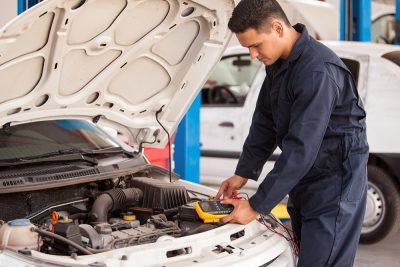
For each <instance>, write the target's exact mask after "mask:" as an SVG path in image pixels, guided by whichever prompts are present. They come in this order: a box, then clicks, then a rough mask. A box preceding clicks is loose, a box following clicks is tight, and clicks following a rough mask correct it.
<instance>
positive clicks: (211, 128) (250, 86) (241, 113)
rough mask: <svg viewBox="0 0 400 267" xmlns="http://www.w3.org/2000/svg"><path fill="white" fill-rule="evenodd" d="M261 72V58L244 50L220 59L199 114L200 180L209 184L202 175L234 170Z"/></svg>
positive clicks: (222, 174)
mask: <svg viewBox="0 0 400 267" xmlns="http://www.w3.org/2000/svg"><path fill="white" fill-rule="evenodd" d="M260 72H263V67H262V66H261V63H260V62H258V61H256V60H251V59H250V56H249V55H248V54H247V53H234V54H231V55H228V56H225V57H223V58H222V59H221V61H220V62H219V64H218V65H217V66H216V68H215V70H214V71H213V72H212V74H211V75H210V77H209V79H208V81H207V83H206V85H205V86H204V88H203V90H202V107H201V115H200V122H201V123H200V124H201V129H200V142H201V154H202V157H201V163H200V169H201V171H200V172H201V182H202V183H205V184H209V183H208V182H205V181H204V177H209V178H210V179H215V178H216V177H226V176H227V175H231V174H233V172H234V169H235V167H236V163H237V160H238V158H239V156H240V152H241V150H242V146H243V142H244V138H245V137H246V136H247V133H248V128H249V126H250V120H251V116H252V113H253V110H254V103H255V100H254V99H253V98H254V97H257V95H258V90H259V86H260V85H256V83H255V81H256V80H257V81H258V80H260V75H259V73H260ZM261 82H262V79H261ZM257 83H259V82H257ZM219 183H220V180H219V181H215V184H219Z"/></svg>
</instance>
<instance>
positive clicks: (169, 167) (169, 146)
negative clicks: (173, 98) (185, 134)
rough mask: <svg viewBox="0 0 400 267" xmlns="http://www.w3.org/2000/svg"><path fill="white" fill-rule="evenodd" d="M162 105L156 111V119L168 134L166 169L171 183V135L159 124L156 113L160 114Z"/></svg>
mask: <svg viewBox="0 0 400 267" xmlns="http://www.w3.org/2000/svg"><path fill="white" fill-rule="evenodd" d="M163 108H164V106H162V107H161V108H160V109H159V110H157V112H156V121H157V122H158V124H160V126H161V128H163V130H164V132H165V133H166V134H167V136H168V170H169V182H170V183H172V159H171V136H170V134H169V132H168V131H167V129H165V127H164V126H163V125H162V124H161V122H160V121H159V120H158V114H160V113H161V112H162V110H163Z"/></svg>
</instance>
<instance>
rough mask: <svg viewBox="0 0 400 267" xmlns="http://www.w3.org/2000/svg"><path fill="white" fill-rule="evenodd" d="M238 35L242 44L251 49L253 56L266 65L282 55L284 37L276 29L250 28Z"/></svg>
mask: <svg viewBox="0 0 400 267" xmlns="http://www.w3.org/2000/svg"><path fill="white" fill-rule="evenodd" d="M236 37H237V38H238V40H239V42H240V44H241V45H242V46H244V47H247V48H248V49H249V52H250V56H251V58H252V59H254V58H257V59H258V60H259V61H261V62H262V63H264V65H272V64H274V63H275V62H276V61H277V60H278V59H279V58H280V57H281V55H282V51H283V44H282V40H281V39H282V38H281V37H280V36H279V33H278V32H276V31H274V30H271V31H270V32H269V33H266V32H264V31H256V30H255V29H254V28H248V29H247V30H245V31H244V32H239V33H236Z"/></svg>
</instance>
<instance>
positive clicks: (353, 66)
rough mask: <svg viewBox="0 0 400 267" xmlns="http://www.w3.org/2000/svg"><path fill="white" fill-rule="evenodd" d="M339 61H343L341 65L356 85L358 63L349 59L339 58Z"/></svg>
mask: <svg viewBox="0 0 400 267" xmlns="http://www.w3.org/2000/svg"><path fill="white" fill-rule="evenodd" d="M340 59H341V60H342V61H343V63H344V64H345V65H346V67H347V68H348V69H349V71H350V72H351V74H352V75H353V78H354V81H355V82H356V84H358V76H359V75H360V62H358V61H356V60H354V59H349V58H340Z"/></svg>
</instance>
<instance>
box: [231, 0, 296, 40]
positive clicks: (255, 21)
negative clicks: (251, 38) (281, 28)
mask: <svg viewBox="0 0 400 267" xmlns="http://www.w3.org/2000/svg"><path fill="white" fill-rule="evenodd" d="M274 19H280V20H282V21H283V22H284V23H285V24H286V25H287V26H289V27H290V26H291V25H290V22H289V20H288V18H287V16H286V14H285V12H283V10H282V7H281V6H280V5H279V4H278V2H277V1H276V0H241V1H240V2H239V4H238V5H237V6H236V7H235V9H234V10H233V13H232V17H231V18H230V20H229V23H228V27H229V29H230V30H231V31H232V32H234V33H239V32H244V31H245V30H247V29H249V28H253V29H255V30H257V31H259V30H261V28H262V27H264V26H268V25H270V24H271V22H272V20H274ZM265 29H266V31H267V32H269V28H268V27H266V28H265Z"/></svg>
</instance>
